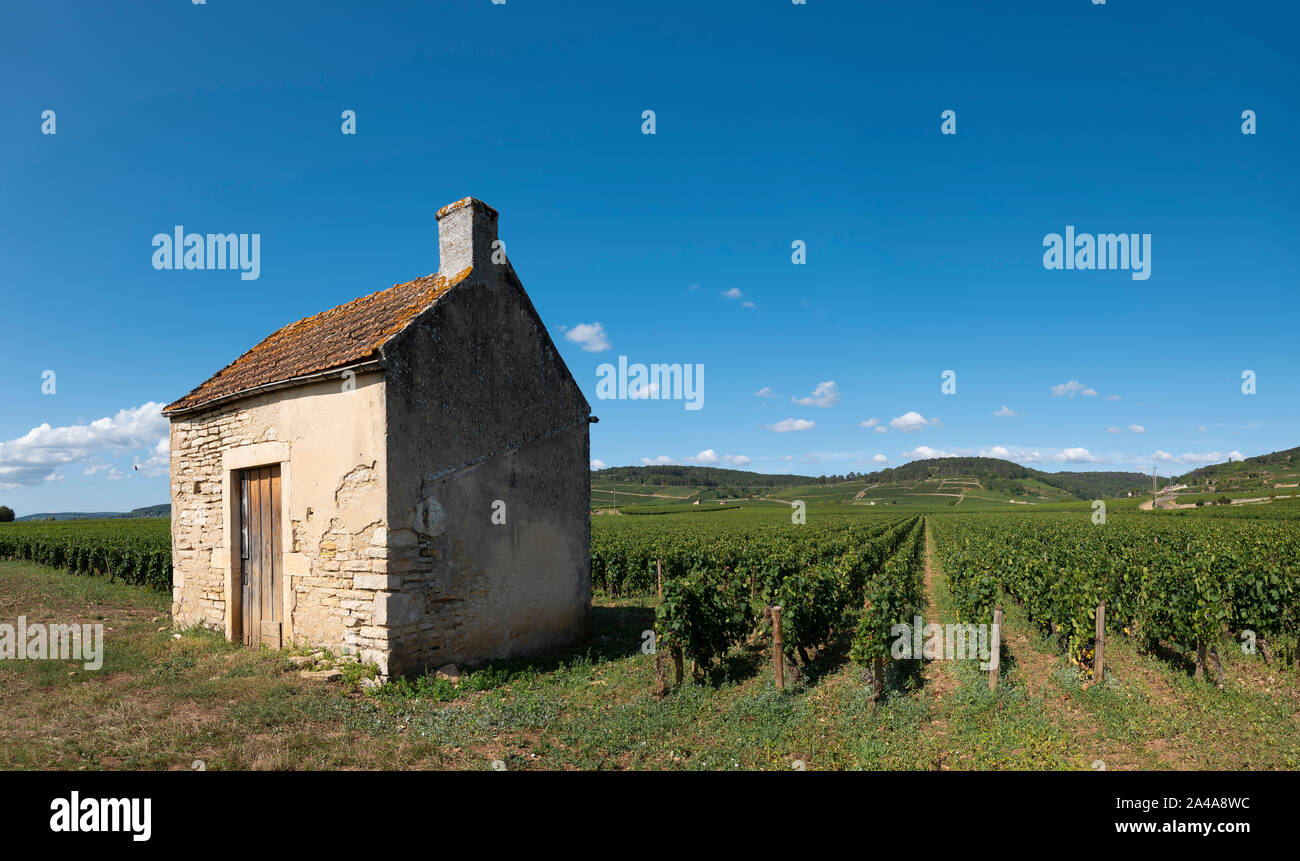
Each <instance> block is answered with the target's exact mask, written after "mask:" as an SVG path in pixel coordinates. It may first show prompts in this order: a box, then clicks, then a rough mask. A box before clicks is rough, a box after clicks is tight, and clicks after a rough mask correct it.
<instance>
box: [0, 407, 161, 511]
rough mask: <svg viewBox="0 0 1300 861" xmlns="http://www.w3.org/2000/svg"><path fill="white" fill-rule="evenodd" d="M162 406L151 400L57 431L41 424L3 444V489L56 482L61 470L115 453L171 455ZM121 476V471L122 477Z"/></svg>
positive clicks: (0, 467) (0, 481) (0, 451)
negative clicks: (56, 473)
mask: <svg viewBox="0 0 1300 861" xmlns="http://www.w3.org/2000/svg"><path fill="white" fill-rule="evenodd" d="M162 406H163V405H162V404H158V403H154V402H152V401H150V402H149V403H147V404H142V405H141V406H138V407H135V408H133V409H125V410H120V411H119V412H118V413H117V415H115V416H113V417H112V418H108V417H105V418H102V419H98V420H96V421H93V422H91V423H90V424H86V425H67V426H64V427H57V428H56V427H50V425H48V424H42V425H40V426H39V427H35V428H32V429H31V430H30V431H28V432H27V433H26V434H24V435H23V436H21V437H19V438H18V439H14V440H10V441H8V442H3V443H0V490H16V489H18V488H20V487H31V486H33V485H36V484H40V483H41V482H42V481H45V480H47V479H52V477H53V475H54V470H55V469H56V468H58V467H60V466H66V465H68V464H73V463H81V462H84V461H98V460H99V459H101V458H102V457H104V456H105V455H107V454H110V453H122V452H129V451H140V450H149V451H151V452H152V455H153V457H157V456H158V454H159V450H160V449H161V451H162V452H166V445H167V430H168V427H167V426H168V422H167V419H165V418H163V415H162ZM153 457H151V459H150V460H151V462H152V460H153ZM162 464H163V467H164V468H163V470H162V472H161V473H157V474H165V473H166V469H165V461H163V462H162ZM99 468H101V469H102V467H99ZM95 471H98V469H95ZM114 472H117V471H116V470H114ZM89 474H93V473H89ZM121 475H122V474H121V473H120V472H117V477H120V476H121ZM109 477H110V478H112V477H114V476H113V475H111V474H110V475H109Z"/></svg>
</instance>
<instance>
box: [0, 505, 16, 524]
mask: <svg viewBox="0 0 1300 861" xmlns="http://www.w3.org/2000/svg"><path fill="white" fill-rule="evenodd" d="M13 522H14V510H13V509H12V508H10V507H9V506H7V505H0V523H13Z"/></svg>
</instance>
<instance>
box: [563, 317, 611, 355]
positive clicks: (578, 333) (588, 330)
mask: <svg viewBox="0 0 1300 861" xmlns="http://www.w3.org/2000/svg"><path fill="white" fill-rule="evenodd" d="M564 339H565V340H566V341H572V342H573V343H575V344H577V345H578V346H580V347H582V349H583V350H584V351H586V352H588V353H599V352H600V351H601V350H608V349H609V347H610V344H609V337H608V336H607V335H606V334H605V327H604V326H602V325H601V324H600V323H579V324H578V325H576V326H574V327H573V328H572V329H570V330H568V331H567V332H565V333H564Z"/></svg>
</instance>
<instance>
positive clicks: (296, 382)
mask: <svg viewBox="0 0 1300 861" xmlns="http://www.w3.org/2000/svg"><path fill="white" fill-rule="evenodd" d="M383 369H384V362H383V359H381V358H370V359H366V360H364V361H362V362H354V363H353V364H350V365H341V366H339V367H337V368H329V369H327V370H324V371H315V372H313V373H310V374H304V375H302V376H299V377H290V378H289V379H287V380H276V381H274V382H270V383H263V384H262V385H260V386H253V387H251V388H247V389H241V390H240V391H238V392H232V393H231V394H228V395H221V396H220V397H216V398H212V399H211V400H206V401H203V402H202V403H197V404H192V405H190V406H187V407H175V406H169V407H166V408H165V409H163V411H162V414H163V415H164V416H166V417H167V418H169V419H174V418H178V417H180V416H188V415H193V414H194V413H199V412H205V411H207V410H213V409H216V408H217V407H220V406H225V405H226V404H230V403H233V402H235V401H242V400H244V399H246V398H252V397H256V396H257V395H263V394H267V393H268V392H275V391H279V390H281V389H290V388H296V387H298V386H306V385H310V384H311V383H319V382H322V381H324V380H333V379H338V378H341V377H343V376H344V375H345V374H347V373H349V372H350V373H353V374H366V373H370V372H372V371H382V370H383Z"/></svg>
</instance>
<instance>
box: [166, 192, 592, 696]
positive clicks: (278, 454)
mask: <svg viewBox="0 0 1300 861" xmlns="http://www.w3.org/2000/svg"><path fill="white" fill-rule="evenodd" d="M437 217H438V247H439V253H440V260H439V267H438V271H437V272H436V273H434V274H432V275H427V276H425V277H423V278H417V279H415V280H414V281H408V282H407V283H405V284H398V285H396V286H394V287H391V288H389V289H387V290H382V291H380V292H377V293H372V294H370V295H369V296H364V297H362V298H360V299H356V300H353V301H352V302H349V303H347V304H346V305H340V306H339V307H337V308H333V309H331V310H329V311H325V312H322V313H320V314H317V315H316V316H314V317H308V318H307V319H305V320H299V321H298V322H296V323H291V324H290V325H288V326H285V327H284V328H282V329H280V330H278V331H276V332H274V333H273V334H271V335H270V336H268V337H267V338H266V339H265V340H264V341H262V342H261V343H260V344H258V345H257V346H255V347H253V348H252V349H251V350H249V351H248V352H247V353H245V354H244V355H242V356H240V357H239V358H238V359H236V360H235V361H234V362H232V363H231V364H230V365H228V366H227V367H225V368H224V369H223V370H221V371H219V372H218V373H217V374H216V375H215V376H213V377H212V378H211V379H209V380H208V381H207V382H205V383H203V384H202V385H201V386H199V387H198V388H196V389H195V390H194V391H192V392H190V393H189V394H188V395H186V396H185V397H183V398H181V399H180V400H178V401H176V402H175V403H173V404H171V405H170V406H168V407H167V408H166V409H165V410H164V415H166V416H168V417H169V418H170V420H171V496H172V548H173V549H172V555H173V570H174V574H173V580H174V582H173V587H174V588H173V599H172V600H173V603H172V613H173V618H174V620H175V622H176V624H178V625H181V626H190V625H202V626H204V627H208V628H213V629H216V630H220V631H224V632H225V634H226V636H227V637H229V638H230V639H232V640H235V641H241V642H243V643H245V644H246V645H249V646H257V645H262V644H264V645H267V646H270V647H272V648H280V647H287V646H289V645H291V644H300V645H308V646H317V647H328V648H330V649H331V650H334V651H335V652H337V653H345V654H347V653H351V654H356V655H357V656H358V657H359V658H360V659H361V660H362V661H372V662H374V663H376V664H377V665H378V666H379V668H380V671H381V673H382V674H383V675H384V676H392V675H401V674H408V673H414V672H420V671H423V670H426V669H429V668H433V667H438V666H441V665H443V664H447V663H453V662H457V663H474V662H477V661H482V660H486V659H493V658H506V657H515V656H524V655H529V654H534V653H538V652H541V651H545V650H548V649H552V648H554V647H557V646H559V645H561V644H564V643H566V642H569V641H572V640H575V639H577V638H579V637H581V636H582V635H583V634H584V633H585V631H586V629H587V625H588V620H589V615H590V606H591V578H590V555H589V552H590V551H589V545H590V538H591V527H590V523H591V521H590V517H589V508H590V504H589V503H590V480H589V464H590V454H589V450H590V437H589V432H588V421H589V420H590V419H591V415H590V413H591V410H590V407H589V405H588V403H587V400H586V398H584V397H583V394H582V392H581V390H580V389H579V387H578V385H577V383H576V382H575V381H574V379H573V377H572V375H571V374H570V373H569V370H568V368H567V367H566V366H565V364H564V361H563V360H562V359H561V358H560V355H559V353H558V352H557V350H556V349H555V344H554V343H553V342H552V341H551V338H550V336H549V335H548V334H547V331H546V328H545V326H543V324H542V321H541V319H540V318H539V317H538V315H537V311H536V310H535V309H534V308H533V304H532V302H531V301H529V298H528V295H527V294H526V293H525V292H524V288H523V286H522V285H521V284H520V282H519V279H518V277H516V275H515V271H514V269H513V268H512V267H511V265H510V263H509V261H508V260H507V259H506V257H505V250H504V246H503V245H502V244H501V243H500V242H498V241H497V213H496V211H495V210H493V209H492V208H491V207H489V206H487V205H486V204H484V203H482V202H481V201H478V200H475V199H473V198H465V199H464V200H460V201H457V202H456V203H453V204H450V205H449V206H446V207H444V208H443V209H442V210H440V211H439V212H438V216H437Z"/></svg>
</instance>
